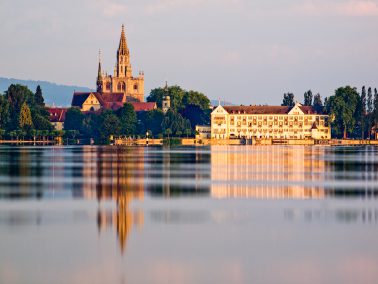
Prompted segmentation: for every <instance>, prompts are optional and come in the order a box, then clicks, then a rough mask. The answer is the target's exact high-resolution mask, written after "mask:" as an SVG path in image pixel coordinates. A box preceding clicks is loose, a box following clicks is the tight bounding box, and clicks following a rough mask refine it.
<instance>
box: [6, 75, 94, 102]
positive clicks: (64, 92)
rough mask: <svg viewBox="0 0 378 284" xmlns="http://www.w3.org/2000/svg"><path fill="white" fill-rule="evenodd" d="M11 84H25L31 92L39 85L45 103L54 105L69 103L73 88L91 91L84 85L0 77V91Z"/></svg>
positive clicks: (79, 90)
mask: <svg viewBox="0 0 378 284" xmlns="http://www.w3.org/2000/svg"><path fill="white" fill-rule="evenodd" d="M11 84H21V85H25V86H27V87H28V88H29V89H30V90H31V91H33V92H35V89H36V88H37V86H38V85H40V86H41V88H42V93H43V97H44V98H45V103H46V104H48V105H53V104H55V105H56V106H69V105H71V100H72V94H73V92H74V90H75V91H78V92H90V91H92V90H91V89H89V88H86V87H78V86H67V85H58V84H55V83H50V82H46V81H32V80H19V79H13V78H10V79H8V78H1V77H0V93H4V91H6V90H7V89H8V87H9V85H11Z"/></svg>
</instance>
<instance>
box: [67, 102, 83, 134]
mask: <svg viewBox="0 0 378 284" xmlns="http://www.w3.org/2000/svg"><path fill="white" fill-rule="evenodd" d="M83 120H84V115H83V114H82V113H81V111H80V110H79V109H78V108H75V107H71V108H69V109H68V110H67V112H66V118H65V120H64V130H77V131H81V130H82V128H83Z"/></svg>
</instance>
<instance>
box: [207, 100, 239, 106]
mask: <svg viewBox="0 0 378 284" xmlns="http://www.w3.org/2000/svg"><path fill="white" fill-rule="evenodd" d="M210 104H211V105H212V106H218V105H219V101H218V100H210ZM220 104H221V105H222V106H233V105H235V104H233V103H230V102H226V101H220Z"/></svg>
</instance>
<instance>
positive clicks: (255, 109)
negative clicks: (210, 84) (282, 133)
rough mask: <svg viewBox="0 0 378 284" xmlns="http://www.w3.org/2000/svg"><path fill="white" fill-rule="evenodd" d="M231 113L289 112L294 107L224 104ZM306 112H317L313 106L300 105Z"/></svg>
mask: <svg viewBox="0 0 378 284" xmlns="http://www.w3.org/2000/svg"><path fill="white" fill-rule="evenodd" d="M223 108H224V109H225V110H226V111H227V112H228V113H230V114H239V113H240V114H288V113H289V112H290V110H291V109H292V108H293V107H288V106H243V105H242V106H223ZM299 108H300V109H301V110H302V111H303V113H305V114H315V113H316V112H315V110H314V109H313V108H312V107H311V106H299Z"/></svg>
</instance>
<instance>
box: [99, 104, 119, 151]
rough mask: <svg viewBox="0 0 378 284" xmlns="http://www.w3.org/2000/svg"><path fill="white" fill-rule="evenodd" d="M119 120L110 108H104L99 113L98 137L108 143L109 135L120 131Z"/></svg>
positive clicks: (117, 133)
mask: <svg viewBox="0 0 378 284" xmlns="http://www.w3.org/2000/svg"><path fill="white" fill-rule="evenodd" d="M121 128H122V127H121V122H120V120H119V119H118V117H117V116H116V115H115V114H114V113H113V111H111V110H105V111H103V112H102V113H101V115H100V139H101V142H102V143H106V144H108V143H109V141H110V136H111V135H119V134H120V133H121Z"/></svg>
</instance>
